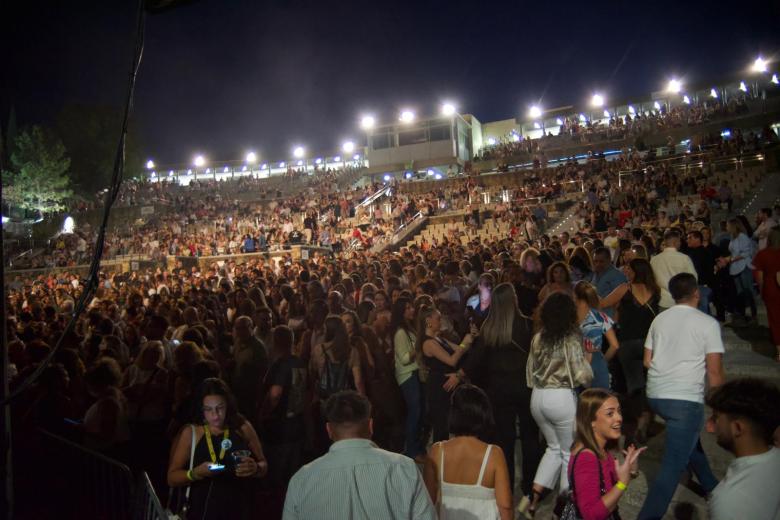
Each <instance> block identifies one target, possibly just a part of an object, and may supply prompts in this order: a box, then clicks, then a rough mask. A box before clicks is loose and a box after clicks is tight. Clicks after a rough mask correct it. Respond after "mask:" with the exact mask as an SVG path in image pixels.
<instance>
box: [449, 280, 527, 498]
mask: <svg viewBox="0 0 780 520" xmlns="http://www.w3.org/2000/svg"><path fill="white" fill-rule="evenodd" d="M532 336H533V324H532V322H531V319H530V318H529V317H528V316H525V315H524V314H523V313H522V312H521V311H520V309H519V308H518V304H517V295H516V294H515V290H514V287H512V284H510V283H502V284H499V285H497V286H496V288H495V289H493V295H492V305H491V306H490V312H489V314H488V316H487V318H486V319H485V322H484V323H483V324H482V328H481V329H480V334H479V336H478V337H477V339H476V340H475V342H474V345H473V346H472V347H471V350H470V352H469V355H468V357H467V358H466V359H465V361H464V363H463V368H462V370H463V372H464V373H465V375H467V376H468V377H469V379H471V380H472V381H473V382H474V383H475V384H477V385H478V386H480V387H481V388H484V389H485V392H486V393H487V395H488V397H489V398H490V403H491V404H492V406H493V417H494V418H495V424H496V427H495V435H494V436H492V437H493V438H494V440H495V442H496V444H498V445H499V446H500V447H501V450H502V451H503V452H504V457H506V465H507V468H509V480H510V482H511V489H514V482H515V441H516V439H517V434H516V427H515V424H516V423H517V422H518V419H519V424H520V443H521V445H522V450H523V463H522V464H523V466H522V472H523V474H522V484H521V487H522V490H523V495H524V496H528V495H530V494H531V485H532V484H533V478H534V472H535V471H536V467H537V466H538V464H539V459H540V458H541V447H540V445H539V428H538V427H537V426H536V422H534V420H533V417H531V390H530V389H529V388H528V385H527V382H526V379H525V368H526V365H527V364H528V352H529V350H530V348H531V337H532ZM526 500H527V499H526Z"/></svg>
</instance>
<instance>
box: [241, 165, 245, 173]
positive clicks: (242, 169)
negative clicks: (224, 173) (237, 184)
mask: <svg viewBox="0 0 780 520" xmlns="http://www.w3.org/2000/svg"><path fill="white" fill-rule="evenodd" d="M241 171H242V172H245V171H246V164H245V165H244V166H242V167H241Z"/></svg>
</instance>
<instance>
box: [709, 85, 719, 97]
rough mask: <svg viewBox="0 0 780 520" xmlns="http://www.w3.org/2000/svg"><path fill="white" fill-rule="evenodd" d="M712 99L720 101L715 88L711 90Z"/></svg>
mask: <svg viewBox="0 0 780 520" xmlns="http://www.w3.org/2000/svg"><path fill="white" fill-rule="evenodd" d="M710 97H711V98H712V99H718V91H717V90H715V89H714V88H711V89H710Z"/></svg>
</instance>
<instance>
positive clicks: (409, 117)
mask: <svg viewBox="0 0 780 520" xmlns="http://www.w3.org/2000/svg"><path fill="white" fill-rule="evenodd" d="M399 119H400V121H401V122H402V123H411V122H412V121H414V112H412V111H411V110H402V111H401V116H400V117H399Z"/></svg>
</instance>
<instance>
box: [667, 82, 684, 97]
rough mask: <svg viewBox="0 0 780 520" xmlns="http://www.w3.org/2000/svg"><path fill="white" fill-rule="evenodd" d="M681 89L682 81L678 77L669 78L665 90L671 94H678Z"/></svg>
mask: <svg viewBox="0 0 780 520" xmlns="http://www.w3.org/2000/svg"><path fill="white" fill-rule="evenodd" d="M681 90H682V81H680V80H679V79H670V80H669V83H668V84H667V85H666V91H667V92H669V93H671V94H679V93H680V91H681Z"/></svg>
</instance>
